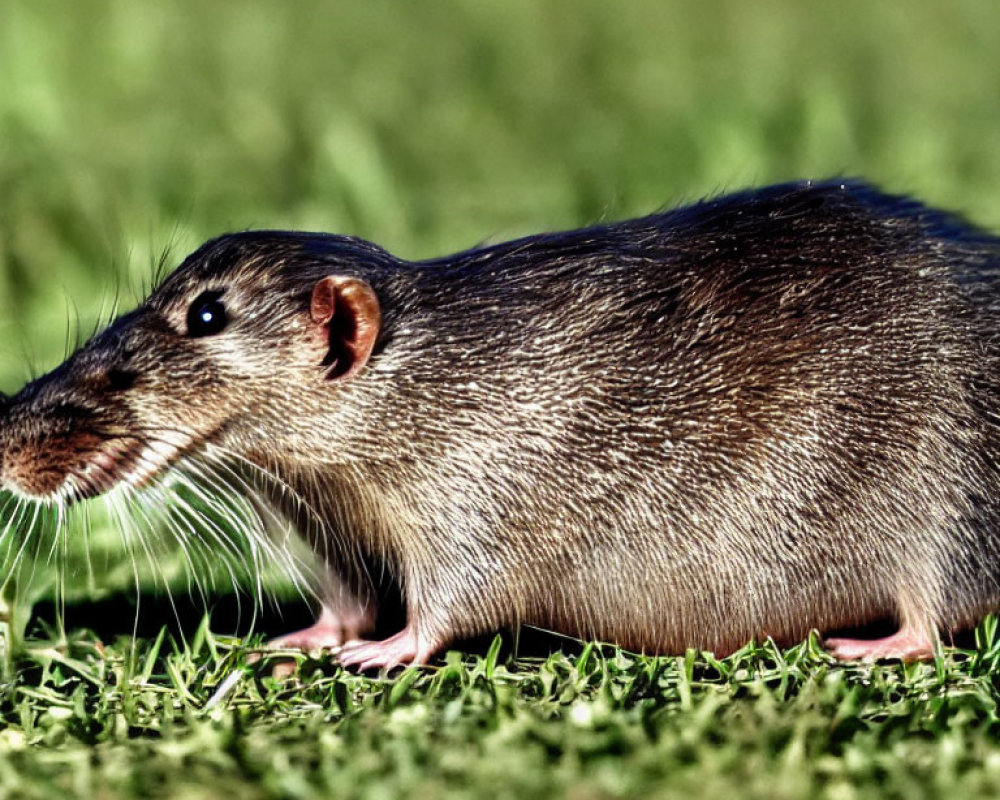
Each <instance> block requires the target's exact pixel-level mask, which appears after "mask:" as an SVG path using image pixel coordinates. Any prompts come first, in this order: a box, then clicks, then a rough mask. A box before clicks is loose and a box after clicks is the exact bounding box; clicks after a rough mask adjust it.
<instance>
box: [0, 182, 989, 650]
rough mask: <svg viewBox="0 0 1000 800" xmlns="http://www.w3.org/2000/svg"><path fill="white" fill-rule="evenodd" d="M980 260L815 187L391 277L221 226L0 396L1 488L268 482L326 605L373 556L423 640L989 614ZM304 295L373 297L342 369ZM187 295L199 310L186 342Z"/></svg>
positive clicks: (966, 245)
mask: <svg viewBox="0 0 1000 800" xmlns="http://www.w3.org/2000/svg"><path fill="white" fill-rule="evenodd" d="M998 245H1000V242H998V240H996V239H994V238H992V237H990V236H988V235H985V234H983V233H980V232H978V231H975V230H973V229H971V228H969V227H968V226H966V225H964V224H962V223H961V222H959V221H956V220H955V219H953V218H951V217H949V216H947V215H944V214H942V213H940V212H937V211H934V210H931V209H928V208H926V207H925V206H922V205H920V204H919V203H916V202H914V201H911V200H908V199H903V198H898V197H889V196H886V195H882V194H880V193H878V192H877V191H876V190H874V189H872V188H870V187H868V186H866V185H864V184H860V183H841V182H827V183H799V184H789V185H783V186H777V187H771V188H766V189H762V190H757V191H749V192H745V193H741V194H735V195H730V196H726V197H722V198H719V199H716V200H712V201H708V202H704V203H699V204H696V205H693V206H690V207H687V208H682V209H679V210H676V211H672V212H668V213H665V214H659V215H655V216H650V217H646V218H643V219H637V220H631V221H627V222H621V223H616V224H612V225H607V226H601V227H593V228H588V229H584V230H578V231H571V232H567V233H558V234H547V235H541V236H533V237H529V238H526V239H522V240H519V241H515V242H509V243H505V244H500V245H497V246H492V247H486V248H482V249H477V250H472V251H469V252H465V253H460V254H457V255H454V256H451V257H448V258H444V259H439V260H433V261H427V262H420V263H407V262H403V261H400V260H399V259H397V258H395V257H393V256H391V255H390V254H389V253H387V252H385V251H384V250H381V249H380V248H378V247H376V246H374V245H372V244H369V243H367V242H364V241H361V240H358V239H353V238H348V237H341V236H330V235H323V234H301V233H287V232H250V233H239V234H233V235H228V236H223V237H221V238H219V239H215V240H213V241H211V242H208V243H207V244H205V245H204V246H203V247H202V248H201V249H199V250H198V251H197V252H196V253H194V254H193V255H191V256H190V257H189V258H188V259H187V260H186V261H185V262H184V263H183V264H182V265H181V267H180V268H179V269H178V270H177V271H176V272H174V273H173V274H172V275H170V276H169V277H167V278H166V280H165V281H163V283H162V284H161V285H160V286H159V287H158V288H157V289H156V290H155V291H154V292H153V293H152V294H151V295H150V297H149V298H148V299H147V300H146V301H145V302H144V303H142V305H140V306H139V308H138V309H136V310H135V311H133V312H131V313H129V314H127V315H125V316H124V317H122V318H120V319H119V320H117V321H116V322H115V323H114V324H112V325H111V326H110V327H109V328H108V329H107V330H105V331H103V332H102V333H100V334H99V335H97V336H96V337H94V338H93V339H92V340H91V341H90V342H88V343H87V344H86V345H85V346H84V347H83V348H82V349H81V350H79V351H78V352H77V353H75V354H74V355H73V356H71V357H70V358H69V359H68V360H67V361H66V363H65V364H63V365H62V366H61V367H59V368H58V369H57V370H55V371H54V372H52V373H50V374H49V375H46V376H44V377H43V378H41V379H39V380H37V381H35V382H33V383H31V384H29V385H28V386H27V387H25V389H24V390H23V391H22V392H21V393H20V394H19V395H18V396H17V397H15V398H13V399H12V400H11V401H10V402H9V404H8V406H7V408H6V411H5V417H6V419H5V423H4V425H3V432H2V440H0V441H2V472H0V477H2V480H3V482H4V483H5V484H6V485H7V486H8V487H12V488H14V489H16V490H18V491H20V492H22V493H25V494H31V495H35V496H38V497H43V498H51V497H53V496H56V495H58V496H60V497H63V498H65V499H73V498H77V497H79V498H82V497H87V496H91V495H94V494H97V493H99V492H102V491H104V490H106V489H108V488H110V487H111V486H113V485H115V484H116V483H119V482H121V481H126V482H131V483H135V484H138V483H141V482H143V481H146V480H149V479H150V477H151V476H152V477H154V478H155V476H156V475H157V474H160V473H162V472H163V471H164V470H165V469H167V468H168V467H169V465H170V464H172V463H174V462H175V460H176V459H178V458H180V457H185V458H195V459H196V458H197V457H198V454H199V452H201V451H202V450H203V449H204V448H206V447H207V446H214V447H218V448H220V450H221V451H222V452H226V453H231V454H234V456H235V457H237V458H239V459H246V460H247V461H249V462H252V463H253V464H255V465H257V466H258V467H259V468H260V469H261V470H266V471H267V472H268V473H269V474H270V475H273V476H274V480H273V482H272V483H271V484H270V489H269V490H268V494H269V496H270V499H271V500H272V501H274V502H276V503H278V504H279V505H282V507H283V510H284V511H285V512H286V513H288V514H290V515H292V516H297V518H298V519H299V520H300V522H302V523H303V527H304V528H305V529H307V530H308V531H310V533H309V536H310V538H311V540H312V541H313V544H314V546H315V547H316V549H317V550H318V552H320V553H321V555H322V556H323V557H324V559H325V560H326V561H327V563H328V565H329V567H330V571H331V578H330V580H329V581H328V586H327V589H326V594H327V598H326V599H327V605H328V606H330V607H332V608H333V609H334V610H335V611H336V612H337V613H339V614H346V613H350V612H351V610H352V609H354V610H355V611H359V612H361V611H364V609H365V608H367V607H368V606H369V605H370V603H371V602H372V597H373V590H372V587H371V585H370V579H369V577H368V576H369V575H371V574H372V565H373V564H374V565H377V566H378V568H380V569H381V568H384V569H385V570H386V574H389V575H391V576H393V578H394V580H395V581H397V582H398V583H399V585H400V586H401V588H402V592H403V596H404V599H405V602H406V605H407V608H408V612H409V617H410V621H411V624H412V625H414V626H415V627H416V628H418V629H419V630H420V632H421V636H422V637H423V638H424V639H425V640H426V641H427V642H429V643H430V644H431V647H432V648H433V647H439V646H441V645H443V644H444V643H446V642H447V641H449V640H451V639H453V638H455V637H458V636H463V635H470V634H476V633H481V632H485V631H489V630H491V629H495V628H497V627H500V626H503V625H508V624H515V623H530V624H534V625H538V626H542V627H545V628H550V629H554V630H557V631H560V632H563V633H567V634H572V635H576V636H581V637H588V638H590V637H594V638H599V639H603V640H608V641H612V642H617V643H620V644H621V645H624V646H627V647H630V648H634V649H639V650H645V651H647V652H663V653H671V652H679V651H682V650H684V649H685V648H687V647H692V646H694V647H701V648H706V649H712V650H715V651H716V652H719V653H725V652H729V651H731V650H732V649H734V648H736V647H738V646H740V645H741V644H743V643H744V642H746V641H747V640H749V639H750V638H752V637H763V636H771V637H774V638H775V639H776V640H778V641H779V642H785V643H787V642H794V641H796V640H799V639H801V638H802V637H804V636H805V635H806V634H807V633H808V631H809V630H811V629H813V628H816V629H819V630H820V631H827V630H831V629H835V628H842V627H846V626H852V625H857V624H862V623H866V622H869V621H871V620H875V619H879V618H885V617H895V618H897V619H899V620H900V622H901V623H907V622H910V623H913V624H916V625H926V626H928V627H931V628H933V629H935V630H937V631H940V632H944V633H946V634H947V633H950V632H952V631H955V630H957V629H960V628H962V627H965V626H968V625H969V624H970V623H972V622H974V621H975V620H976V619H977V618H978V617H979V616H980V615H982V614H983V613H984V612H986V611H988V610H990V609H993V608H996V607H997V605H998V596H1000V584H998V578H1000V567H998V564H1000V469H998V463H1000V458H998V456H1000V453H998V448H1000V430H998V417H997V412H998V410H1000V394H998V389H1000V386H998V376H1000V369H998V367H1000V365H998V350H997V332H998V330H1000V325H998V324H997V323H998V319H997V317H998V314H997V305H998V304H997V297H998V286H997V270H998V266H1000V246H998ZM327 276H337V279H338V280H346V279H352V278H353V279H357V280H358V281H360V285H363V286H367V287H370V290H371V292H372V293H373V294H374V296H375V298H377V307H378V309H380V313H381V320H380V322H379V325H378V327H377V338H376V339H375V341H374V344H373V347H372V349H371V353H370V356H368V357H366V358H365V359H364V360H363V361H357V362H356V365H358V366H360V368H359V369H357V370H356V373H357V374H353V373H345V374H337V373H334V374H331V370H335V369H336V365H337V364H338V359H340V358H341V357H343V356H344V353H345V352H346V353H347V357H350V354H351V352H353V351H350V352H349V350H350V348H347V350H344V348H343V347H341V350H338V349H337V347H338V345H337V342H338V341H339V339H338V336H340V334H338V333H337V331H334V330H332V329H329V330H328V329H327V328H324V327H323V326H322V325H318V324H317V322H316V320H315V319H314V318H313V317H312V316H311V315H310V299H311V298H312V297H314V295H313V292H314V287H315V286H316V285H317V283H318V282H319V281H321V280H323V279H324V278H325V277H327ZM206 291H214V292H218V293H221V294H220V295H219V297H220V300H221V301H222V302H223V303H224V305H225V310H226V313H227V316H228V325H227V326H226V328H225V329H224V330H223V331H221V332H220V333H218V334H217V335H211V336H203V337H198V338H191V337H190V336H188V335H186V327H185V325H186V323H185V320H186V315H187V314H188V313H189V308H190V306H191V304H192V302H193V301H194V300H195V299H196V298H198V297H199V296H202V295H203V293H204V292H206ZM332 302H333V301H332V300H331V303H332ZM314 310H315V309H314ZM352 324H353V322H352V321H351V320H348V325H347V328H348V329H349V330H348V331H347V333H346V334H343V336H341V338H343V337H344V336H349V335H350V333H351V331H352V330H353V328H351V325H352ZM341 351H343V352H341ZM95 463H96V464H97V466H96V467H95V466H94V464H95ZM74 476H75V477H74ZM306 518H308V519H306ZM359 565H362V566H359ZM370 622H371V614H370V613H368V612H366V611H364V613H361V614H360V622H359V623H358V627H359V628H363V627H367V626H368V625H369V624H370Z"/></svg>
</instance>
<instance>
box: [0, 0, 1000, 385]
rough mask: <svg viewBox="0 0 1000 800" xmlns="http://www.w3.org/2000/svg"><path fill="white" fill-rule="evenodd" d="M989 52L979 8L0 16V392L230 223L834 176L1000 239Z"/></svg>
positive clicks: (497, 8) (435, 226) (180, 5)
mask: <svg viewBox="0 0 1000 800" xmlns="http://www.w3.org/2000/svg"><path fill="white" fill-rule="evenodd" d="M997 53H1000V7H998V6H996V5H995V4H990V3H986V2H981V0H976V1H975V2H952V3H948V4H942V3H939V2H929V1H928V0H922V1H911V2H907V3H894V4H888V3H885V4H875V3H870V2H856V1H853V0H852V1H851V2H839V3H823V4H805V3H798V2H793V1H791V0H789V1H787V2H753V3H748V2H736V1H732V2H719V1H718V0H700V1H699V2H691V3H659V2H655V3H654V2H622V3H607V2H589V1H587V0H584V1H583V2H581V1H580V0H572V2H571V1H570V0H562V1H560V2H544V3H543V2H526V1H524V2H522V1H518V2H503V3H485V2H453V1H447V2H434V3H431V2H408V3H389V2H377V1H376V2H369V3H354V4H346V3H334V2H267V1H263V2H262V1H261V0H245V1H244V2H240V3H205V2H170V3H135V2H131V1H129V0H78V2H72V3H69V2H66V3H52V2H37V3H27V2H23V3H22V2H5V3H3V4H0V390H4V391H8V392H10V391H13V390H15V389H17V388H18V387H19V386H20V384H21V383H22V381H23V380H24V379H25V378H26V377H27V376H28V374H29V365H32V364H33V365H34V366H35V368H36V369H38V370H47V369H49V368H51V367H52V366H54V365H55V364H56V363H58V361H59V360H61V358H62V356H63V352H64V348H65V340H66V332H67V326H69V328H70V329H75V328H76V326H77V324H78V323H77V320H79V324H80V326H81V327H82V329H83V330H84V331H88V330H89V329H90V327H91V326H92V325H93V322H94V320H95V319H97V318H98V317H99V316H100V315H101V313H102V304H103V303H107V302H110V299H111V297H112V296H113V294H114V288H115V284H116V279H117V280H119V281H120V282H121V284H122V285H123V286H124V287H126V291H125V292H124V296H125V300H126V303H129V302H134V296H133V294H132V293H130V291H129V290H128V287H135V289H134V292H140V291H141V288H139V287H141V285H142V284H143V282H144V281H147V280H148V278H149V276H150V274H151V272H152V266H153V264H154V262H155V261H156V260H157V259H158V258H159V257H160V255H161V254H162V253H163V252H164V250H165V249H168V248H169V251H170V258H169V261H170V263H171V264H173V263H176V262H177V261H178V260H179V259H180V258H181V257H183V255H184V254H186V253H187V252H188V251H190V250H191V249H192V248H194V247H195V246H196V245H197V244H199V243H200V242H201V241H202V240H204V239H205V238H207V237H209V236H213V235H215V234H218V233H221V232H223V231H227V230H232V229H239V228H248V227H292V228H303V229H320V230H326V231H337V232H343V233H353V234H358V235H360V236H364V237H367V238H370V239H374V240H376V241H378V242H379V243H380V244H382V245H384V246H386V247H388V248H389V249H391V250H393V251H394V252H396V253H398V254H400V255H402V256H405V257H411V258H419V257H427V256H433V255H440V254H444V253H446V252H448V251H451V250H455V249H458V248H463V247H468V246H470V245H474V244H476V243H479V242H482V241H495V240H498V239H503V238H507V237H512V236H516V235H520V234H525V233H531V232H536V231H540V230H543V229H553V228H563V227H573V226H577V225H582V224H586V223H591V222H594V221H596V220H600V219H611V218H620V217H626V216H630V215H636V214H642V213H648V212H651V211H655V210H657V209H659V208H662V207H664V206H669V205H673V204H677V203H680V202H684V201H689V200H693V199H697V198H700V197H702V196H705V195H709V194H714V193H717V192H720V191H723V190H726V189H735V188H741V187H745V186H747V185H751V184H761V183H767V182H771V181H777V180H784V179H789V178H798V177H824V176H830V175H834V174H851V175H863V176H866V177H868V178H870V179H872V180H875V181H877V182H879V183H880V184H882V185H884V186H885V187H887V188H889V189H891V190H893V191H901V192H912V193H914V194H917V195H919V196H920V197H921V198H923V199H925V200H927V201H929V202H932V203H934V204H939V205H942V206H947V207H949V208H953V209H957V210H959V211H962V212H964V213H966V214H968V215H969V216H970V217H971V218H972V219H974V220H975V221H977V222H980V223H982V224H984V225H987V226H992V227H995V228H1000V148H998V147H997V146H996V143H995V142H996V135H997V132H998V131H1000V58H998V57H997ZM105 311H106V308H105Z"/></svg>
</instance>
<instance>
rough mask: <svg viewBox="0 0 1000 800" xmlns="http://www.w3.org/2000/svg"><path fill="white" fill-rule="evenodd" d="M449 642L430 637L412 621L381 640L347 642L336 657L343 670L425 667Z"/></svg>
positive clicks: (442, 638) (438, 637) (440, 638)
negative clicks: (413, 665) (354, 668)
mask: <svg viewBox="0 0 1000 800" xmlns="http://www.w3.org/2000/svg"><path fill="white" fill-rule="evenodd" d="M445 644H447V641H446V640H445V639H444V637H440V636H432V635H427V634H426V633H424V632H422V631H421V630H420V628H419V627H418V626H417V624H416V623H415V622H413V621H412V620H411V621H410V622H407V623H406V627H405V628H403V630H401V631H400V632H399V633H397V634H394V635H392V636H390V637H389V638H388V639H383V640H381V641H366V640H358V641H354V642H348V643H347V644H346V645H344V646H343V647H342V648H341V649H340V652H339V653H338V654H337V661H339V662H340V664H341V666H344V667H357V668H358V669H359V670H362V671H364V670H366V669H375V668H379V669H392V668H393V667H398V666H405V665H408V664H426V663H427V662H428V661H429V660H430V657H431V656H432V655H434V653H436V652H437V651H438V650H440V649H441V648H442V647H444V645H445Z"/></svg>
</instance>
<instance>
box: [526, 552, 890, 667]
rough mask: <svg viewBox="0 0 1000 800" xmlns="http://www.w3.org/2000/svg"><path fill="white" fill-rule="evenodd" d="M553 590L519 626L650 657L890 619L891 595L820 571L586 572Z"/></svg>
mask: <svg viewBox="0 0 1000 800" xmlns="http://www.w3.org/2000/svg"><path fill="white" fill-rule="evenodd" d="M554 583H555V584H557V585H556V586H555V587H553V586H551V585H550V587H549V589H550V591H548V592H547V593H546V594H545V596H544V598H538V599H537V600H536V602H534V603H532V604H531V606H530V607H529V609H528V610H527V613H526V614H525V615H524V619H523V620H522V621H524V622H528V623H529V624H533V625H537V626H539V627H541V628H545V629H548V630H554V631H557V632H559V633H564V634H567V635H571V636H576V637H579V638H583V639H597V640H601V641H608V642H614V643H616V644H619V645H621V646H623V647H625V648H626V649H630V650H635V651H644V652H648V653H682V652H684V651H685V650H686V649H687V648H690V647H694V648H698V649H705V650H711V651H714V652H715V653H716V654H718V655H724V654H727V653H730V652H732V651H733V650H735V649H738V648H739V647H741V646H743V645H744V644H746V643H747V642H748V641H749V640H751V639H757V640H761V639H764V638H768V637H769V638H772V639H774V640H775V641H777V642H778V643H779V644H791V643H794V642H797V641H800V640H801V639H803V638H804V637H805V636H806V635H808V633H809V631H811V630H813V629H817V630H819V631H820V632H825V631H830V630H835V629H838V628H846V627H853V626H857V625H864V624H867V623H871V622H875V621H877V620H881V619H885V618H888V617H891V616H893V615H894V613H895V601H894V598H893V597H892V593H891V590H890V588H889V587H887V586H882V585H880V584H881V583H883V581H881V580H880V579H879V578H878V577H877V576H875V575H865V574H859V573H858V571H857V569H856V566H855V565H853V564H852V565H848V564H845V565H843V567H842V568H838V567H837V565H833V566H832V567H831V565H829V564H827V565H825V566H824V568H823V574H822V576H819V575H805V574H799V575H793V574H790V573H785V574H782V573H781V571H777V572H772V573H771V574H766V573H758V572H756V571H754V570H753V569H751V568H745V569H743V570H739V571H733V570H723V569H718V568H713V567H712V566H711V565H707V564H706V565H703V567H702V568H701V569H700V570H699V571H698V574H693V573H691V572H690V571H689V570H678V569H676V568H671V567H670V566H664V567H663V568H662V569H660V570H659V571H657V570H652V569H648V570H647V569H643V570H637V571H632V570H624V571H617V572H608V573H606V574H604V575H603V576H598V575H595V574H593V572H591V571H590V570H586V571H582V572H580V573H578V574H576V575H567V576H565V577H564V578H562V579H560V580H558V581H555V582H554Z"/></svg>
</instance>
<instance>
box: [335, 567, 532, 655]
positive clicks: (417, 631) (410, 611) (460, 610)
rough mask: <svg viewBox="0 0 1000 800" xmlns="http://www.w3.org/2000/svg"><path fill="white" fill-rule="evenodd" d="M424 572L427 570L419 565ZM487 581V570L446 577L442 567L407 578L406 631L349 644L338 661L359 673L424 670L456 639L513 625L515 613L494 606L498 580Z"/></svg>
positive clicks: (497, 604)
mask: <svg viewBox="0 0 1000 800" xmlns="http://www.w3.org/2000/svg"><path fill="white" fill-rule="evenodd" d="M424 569H426V564H425V563H422V564H421V570H424ZM488 575H489V573H488V570H472V569H468V567H467V565H458V566H454V567H453V569H452V571H451V572H450V573H449V572H447V571H446V567H445V565H440V564H439V565H437V569H436V570H435V571H434V573H432V574H427V573H425V572H422V574H420V575H419V579H418V580H413V576H412V575H411V576H410V579H409V580H404V582H403V583H404V586H405V587H407V588H406V598H405V599H406V620H407V621H406V626H405V627H404V628H403V629H402V630H401V631H399V633H396V634H394V635H393V636H390V637H389V638H387V639H383V640H381V641H377V640H357V641H349V642H347V643H346V644H345V645H344V646H343V647H342V648H340V652H339V653H338V654H337V660H338V661H339V662H340V663H341V665H343V666H345V667H358V668H360V669H361V670H367V669H374V668H380V669H391V668H393V667H398V666H405V665H409V664H426V663H427V662H428V661H429V660H430V659H431V657H432V656H433V655H434V654H435V653H437V652H438V651H439V650H441V649H442V648H444V647H445V646H446V645H448V644H449V643H450V642H451V641H453V640H454V639H456V638H459V637H464V636H474V635H476V634H479V633H483V632H486V631H490V630H495V629H499V628H500V627H502V626H503V625H504V624H506V623H509V622H514V621H515V619H516V617H517V614H516V612H515V610H514V609H513V608H511V607H505V606H504V604H503V603H502V602H500V601H498V600H497V598H500V597H502V596H503V595H502V594H501V593H500V592H499V591H498V590H497V588H496V584H495V582H496V581H497V580H498V578H497V576H495V575H494V576H490V577H487V576H488ZM491 581H493V582H494V583H490V582H491ZM415 587H419V591H415ZM488 600H492V602H488Z"/></svg>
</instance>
